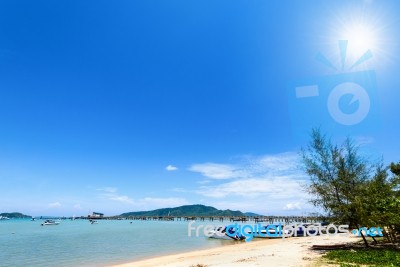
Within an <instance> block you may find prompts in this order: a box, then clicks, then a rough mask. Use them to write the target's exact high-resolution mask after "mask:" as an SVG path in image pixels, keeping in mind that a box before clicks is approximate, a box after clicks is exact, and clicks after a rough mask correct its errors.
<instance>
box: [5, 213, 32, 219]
mask: <svg viewBox="0 0 400 267" xmlns="http://www.w3.org/2000/svg"><path fill="white" fill-rule="evenodd" d="M0 216H2V217H7V218H10V219H26V218H31V216H29V215H25V214H22V213H20V212H4V213H0Z"/></svg>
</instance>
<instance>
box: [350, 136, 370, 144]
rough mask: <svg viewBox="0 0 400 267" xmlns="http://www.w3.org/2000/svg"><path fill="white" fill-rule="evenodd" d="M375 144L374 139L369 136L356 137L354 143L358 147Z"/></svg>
mask: <svg viewBox="0 0 400 267" xmlns="http://www.w3.org/2000/svg"><path fill="white" fill-rule="evenodd" d="M373 142H375V139H374V138H373V137H371V136H357V137H356V138H355V143H356V144H357V145H359V146H364V145H369V144H372V143H373Z"/></svg>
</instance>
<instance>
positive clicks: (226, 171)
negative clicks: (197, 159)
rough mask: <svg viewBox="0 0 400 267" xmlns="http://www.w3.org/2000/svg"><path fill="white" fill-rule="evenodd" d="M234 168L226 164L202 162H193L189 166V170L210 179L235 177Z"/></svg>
mask: <svg viewBox="0 0 400 267" xmlns="http://www.w3.org/2000/svg"><path fill="white" fill-rule="evenodd" d="M235 169H236V168H235V167H234V166H232V165H228V164H217V163H202V164H193V165H192V166H190V168H189V171H192V172H199V173H201V174H202V175H203V176H205V177H208V178H212V179H230V178H234V177H237V173H235Z"/></svg>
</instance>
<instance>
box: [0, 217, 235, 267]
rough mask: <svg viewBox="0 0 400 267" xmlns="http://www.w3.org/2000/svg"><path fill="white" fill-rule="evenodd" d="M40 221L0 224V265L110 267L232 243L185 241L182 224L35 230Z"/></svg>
mask: <svg viewBox="0 0 400 267" xmlns="http://www.w3.org/2000/svg"><path fill="white" fill-rule="evenodd" d="M43 222H44V221H43V220H35V221H31V220H30V219H11V220H1V221H0V266H2V267H3V266H4V267H5V266H12V267H15V266H41V267H42V266H110V265H115V264H121V263H127V262H132V261H136V260H141V259H145V258H151V257H156V256H163V255H168V254H174V253H181V252H187V251H194V250H199V249H207V248H213V247H219V246H224V245H232V244H234V243H235V242H234V241H230V240H221V239H212V238H207V237H206V236H204V234H202V231H200V234H199V236H198V237H196V234H195V231H193V232H192V236H191V237H189V236H188V223H189V222H188V221H129V220H98V223H97V224H91V223H90V222H89V221H88V220H82V219H77V220H61V221H60V224H59V225H49V226H41V223H43ZM203 223H204V222H203ZM200 224H202V223H200V222H196V223H194V224H193V225H192V226H193V227H196V226H198V225H200ZM204 224H208V225H216V226H217V225H223V223H222V224H221V223H212V222H205V223H204ZM225 224H229V222H225Z"/></svg>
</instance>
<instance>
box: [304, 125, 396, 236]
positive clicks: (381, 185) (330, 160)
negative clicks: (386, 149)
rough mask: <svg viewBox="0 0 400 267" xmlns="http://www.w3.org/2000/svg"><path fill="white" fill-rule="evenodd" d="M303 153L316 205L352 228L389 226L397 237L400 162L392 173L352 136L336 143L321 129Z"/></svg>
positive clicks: (393, 166)
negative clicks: (365, 152)
mask: <svg viewBox="0 0 400 267" xmlns="http://www.w3.org/2000/svg"><path fill="white" fill-rule="evenodd" d="M302 156H303V164H304V167H305V171H306V173H307V174H308V175H309V176H310V180H311V183H310V185H309V186H308V187H307V191H308V192H309V193H310V194H311V195H312V196H313V197H314V198H313V199H312V201H311V202H312V203H313V204H314V205H315V206H320V207H322V208H324V209H325V211H327V212H328V214H329V216H330V217H331V218H333V219H334V220H335V221H336V222H339V223H345V224H349V226H350V228H358V227H360V226H363V227H372V226H380V227H382V228H385V230H386V232H387V234H386V237H387V238H388V239H389V240H390V241H392V242H394V241H395V239H396V236H397V235H398V234H400V175H399V173H400V163H398V164H394V163H392V164H391V165H390V170H391V172H392V173H393V174H394V175H389V174H388V169H389V168H386V167H384V166H383V165H382V163H379V164H377V163H374V162H371V161H369V160H366V159H365V158H364V157H363V156H361V155H360V153H359V151H358V147H357V146H355V145H354V143H353V142H352V140H351V139H350V138H347V139H346V140H345V142H344V143H343V144H341V145H339V146H338V145H333V144H332V142H331V140H329V139H328V138H326V136H325V135H323V134H321V132H320V131H319V130H318V129H313V131H312V134H311V142H310V144H309V146H308V147H307V148H306V149H303V151H302ZM364 241H365V240H364ZM365 242H366V241H365Z"/></svg>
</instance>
